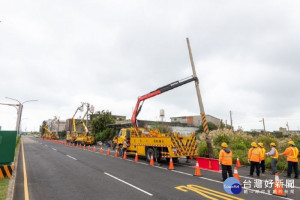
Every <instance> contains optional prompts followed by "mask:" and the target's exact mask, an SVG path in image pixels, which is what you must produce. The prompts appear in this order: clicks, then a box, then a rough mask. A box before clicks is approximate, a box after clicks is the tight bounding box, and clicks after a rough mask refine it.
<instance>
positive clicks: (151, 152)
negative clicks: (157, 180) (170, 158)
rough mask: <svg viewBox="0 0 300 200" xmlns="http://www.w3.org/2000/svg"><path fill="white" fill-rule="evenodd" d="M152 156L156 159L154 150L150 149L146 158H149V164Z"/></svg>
mask: <svg viewBox="0 0 300 200" xmlns="http://www.w3.org/2000/svg"><path fill="white" fill-rule="evenodd" d="M151 155H152V156H153V158H154V156H155V154H154V150H153V149H152V148H148V149H147V154H146V158H147V161H148V162H150V160H151ZM154 159H155V158H154Z"/></svg>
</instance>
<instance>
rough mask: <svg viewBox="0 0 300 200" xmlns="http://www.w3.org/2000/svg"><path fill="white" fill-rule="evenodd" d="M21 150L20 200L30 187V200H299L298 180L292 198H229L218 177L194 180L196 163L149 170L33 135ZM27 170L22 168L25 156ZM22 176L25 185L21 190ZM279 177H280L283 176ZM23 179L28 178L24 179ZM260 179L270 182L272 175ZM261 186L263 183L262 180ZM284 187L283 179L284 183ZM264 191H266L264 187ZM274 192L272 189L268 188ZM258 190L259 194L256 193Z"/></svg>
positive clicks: (249, 193)
mask: <svg viewBox="0 0 300 200" xmlns="http://www.w3.org/2000/svg"><path fill="white" fill-rule="evenodd" d="M23 147H24V152H23V151H22V148H21V151H20V155H19V166H18V171H17V179H16V187H15V199H17V200H19V199H22V200H23V199H24V193H25V192H26V191H27V188H28V195H29V199H37V200H39V199H66V200H67V199H72V200H73V199H124V200H125V199H172V200H173V199H174V200H175V199H181V200H182V199H236V200H238V199H256V200H257V199H297V198H296V196H297V195H298V196H299V194H300V182H299V180H295V182H294V184H295V188H294V189H293V190H294V194H290V191H291V190H292V189H289V194H288V196H287V198H284V197H278V196H274V195H271V194H268V192H267V191H266V189H265V191H264V192H263V191H262V190H263V189H257V188H254V185H253V184H252V186H251V188H250V189H243V191H242V192H241V193H240V194H238V195H229V194H227V193H226V192H225V191H224V189H223V182H222V181H221V174H220V173H218V172H211V171H207V170H201V174H202V176H201V177H196V176H193V173H194V168H193V167H192V166H193V165H194V162H193V161H192V162H191V163H190V164H185V160H180V163H178V164H176V163H175V164H174V166H175V170H168V169H167V168H168V163H166V162H163V163H161V164H160V165H156V166H150V165H149V164H148V163H147V162H146V161H145V160H144V159H141V158H140V159H139V162H138V163H135V162H134V157H130V156H129V157H128V159H127V160H124V159H121V158H115V157H114V156H113V152H112V154H111V156H108V155H107V154H106V149H104V153H103V154H100V153H99V150H100V149H99V147H98V148H97V151H96V152H93V151H92V150H93V147H92V148H91V151H87V150H83V149H79V148H73V147H69V146H65V145H62V144H58V143H53V142H49V141H44V140H41V139H37V138H33V137H23ZM23 153H24V157H25V161H26V162H25V163H26V171H25V173H24V170H23V164H24V163H23V157H22V155H23ZM248 173H249V169H248V168H239V175H240V178H241V181H242V182H244V181H245V180H246V181H251V182H252V183H253V182H254V180H255V179H257V178H256V177H254V178H250V177H247V174H248ZM24 174H26V175H27V182H28V187H24ZM281 176H282V175H280V179H282V178H283V177H281ZM25 179H26V178H25ZM261 179H262V180H265V179H273V180H274V177H273V176H271V175H266V176H264V177H261ZM263 183H264V182H263ZM283 183H285V180H283ZM263 188H264V187H263ZM272 189H273V188H272ZM256 192H260V193H259V194H257V193H256Z"/></svg>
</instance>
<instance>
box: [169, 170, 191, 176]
mask: <svg viewBox="0 0 300 200" xmlns="http://www.w3.org/2000/svg"><path fill="white" fill-rule="evenodd" d="M171 171H173V172H177V173H180V174H185V175H188V176H193V175H192V174H188V173H185V172H181V171H177V170H171Z"/></svg>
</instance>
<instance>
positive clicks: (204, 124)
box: [186, 38, 213, 158]
mask: <svg viewBox="0 0 300 200" xmlns="http://www.w3.org/2000/svg"><path fill="white" fill-rule="evenodd" d="M186 42H187V45H188V50H189V55H190V61H191V66H192V70H193V76H194V77H195V78H196V80H195V87H196V92H197V97H198V103H199V107H200V114H201V119H202V125H203V129H204V132H205V133H206V144H207V149H208V156H209V157H210V158H212V157H213V148H212V143H211V139H210V137H209V135H208V134H209V130H208V126H207V121H206V116H205V112H204V106H203V102H202V97H201V93H200V88H199V80H198V77H197V73H196V69H195V64H194V60H193V55H192V50H191V46H190V41H189V38H186Z"/></svg>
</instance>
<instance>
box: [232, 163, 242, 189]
mask: <svg viewBox="0 0 300 200" xmlns="http://www.w3.org/2000/svg"><path fill="white" fill-rule="evenodd" d="M233 177H234V178H236V179H237V180H239V182H240V185H242V183H241V180H240V176H239V173H238V170H237V167H234V172H233Z"/></svg>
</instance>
